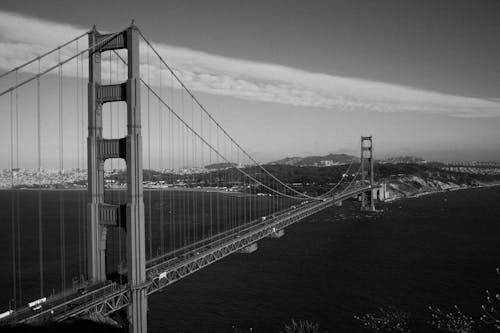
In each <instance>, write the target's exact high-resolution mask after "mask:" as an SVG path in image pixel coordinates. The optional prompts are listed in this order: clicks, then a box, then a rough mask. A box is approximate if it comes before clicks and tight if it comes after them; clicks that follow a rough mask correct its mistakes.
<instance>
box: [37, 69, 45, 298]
mask: <svg viewBox="0 0 500 333" xmlns="http://www.w3.org/2000/svg"><path fill="white" fill-rule="evenodd" d="M38 74H40V59H38ZM36 92H37V93H36V101H37V104H36V106H37V112H36V114H37V117H36V118H37V155H38V179H39V181H40V180H41V179H42V178H41V177H42V152H41V124H40V120H41V119H40V117H41V110H40V77H38V78H37V79H36ZM39 186H41V184H39ZM38 256H39V257H38V260H39V267H40V298H42V297H43V294H44V292H43V290H44V283H43V282H44V281H43V228H42V189H41V188H39V189H38Z"/></svg>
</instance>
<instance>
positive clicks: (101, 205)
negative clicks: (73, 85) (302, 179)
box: [0, 24, 381, 333]
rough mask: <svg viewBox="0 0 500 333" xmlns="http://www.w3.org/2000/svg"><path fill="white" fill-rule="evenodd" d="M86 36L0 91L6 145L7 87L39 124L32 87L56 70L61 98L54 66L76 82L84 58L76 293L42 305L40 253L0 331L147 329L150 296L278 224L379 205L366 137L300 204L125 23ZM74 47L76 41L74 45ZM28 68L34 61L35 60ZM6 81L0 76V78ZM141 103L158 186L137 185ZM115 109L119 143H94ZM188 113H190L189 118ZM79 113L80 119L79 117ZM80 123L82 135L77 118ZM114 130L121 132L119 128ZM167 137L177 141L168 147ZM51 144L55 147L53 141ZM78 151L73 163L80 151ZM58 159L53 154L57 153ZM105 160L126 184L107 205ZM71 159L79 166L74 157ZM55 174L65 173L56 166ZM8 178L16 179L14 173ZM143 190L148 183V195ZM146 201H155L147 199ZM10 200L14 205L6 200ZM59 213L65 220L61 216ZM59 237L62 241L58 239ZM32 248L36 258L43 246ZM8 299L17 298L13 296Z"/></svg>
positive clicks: (0, 316) (275, 231)
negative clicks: (30, 107) (27, 101)
mask: <svg viewBox="0 0 500 333" xmlns="http://www.w3.org/2000/svg"><path fill="white" fill-rule="evenodd" d="M82 36H85V34H84V35H82ZM87 36H88V49H86V50H84V51H79V50H78V49H77V51H76V52H77V53H76V55H71V56H69V57H68V59H66V60H64V59H59V60H58V61H59V63H58V64H57V65H56V66H53V67H51V68H49V69H48V70H46V71H44V72H40V64H39V70H38V75H35V76H33V77H32V78H29V79H27V80H26V81H23V82H21V83H19V82H17V71H18V70H19V69H20V68H23V67H24V66H25V65H26V64H24V65H21V66H18V67H16V69H15V70H14V72H15V73H16V83H15V85H13V86H12V87H10V88H9V89H7V90H4V91H0V98H2V96H7V97H9V96H10V100H9V101H8V102H10V106H11V110H10V111H11V129H10V130H11V135H12V137H15V135H14V133H15V132H14V128H13V127H16V126H17V123H16V126H14V122H13V120H12V119H15V117H14V116H13V115H14V114H15V112H17V110H15V109H13V108H12V106H13V105H14V103H13V101H14V96H17V89H18V88H20V87H23V86H25V85H26V84H27V83H29V82H32V81H33V82H37V83H38V85H37V87H38V88H37V89H38V90H37V94H38V99H37V100H38V115H40V97H39V96H40V78H41V77H42V76H43V75H45V74H46V73H49V72H50V71H52V70H54V69H57V68H59V91H60V94H61V91H62V84H61V82H62V66H63V65H65V64H66V63H68V61H70V60H71V59H75V57H76V59H77V60H78V59H81V63H78V62H77V68H81V69H82V70H81V71H79V72H78V71H77V73H80V74H81V73H82V71H83V55H84V54H85V55H86V56H87V58H88V83H87V89H88V91H87V93H88V97H87V102H88V105H87V106H88V109H87V111H86V112H87V118H88V124H87V125H88V133H87V138H86V151H87V162H86V164H87V179H86V181H87V195H86V200H81V201H82V203H84V204H85V205H86V212H87V214H86V218H87V219H86V222H85V223H86V230H87V233H86V238H85V237H84V239H85V240H86V242H87V252H88V253H87V255H86V266H87V269H86V272H84V273H85V279H84V280H85V281H86V283H85V286H82V285H81V284H80V285H78V284H76V285H75V286H74V287H73V289H67V288H66V289H65V288H64V287H62V288H61V291H59V292H56V293H53V295H51V296H45V295H46V290H45V289H46V288H44V287H43V285H44V284H43V273H44V267H43V261H42V260H43V255H42V254H41V255H40V276H41V277H42V278H40V279H41V281H42V282H41V283H40V285H41V287H40V298H39V299H38V300H36V301H32V302H26V303H27V306H24V307H20V306H17V302H14V307H11V308H9V310H8V311H5V312H1V311H0V323H8V324H16V323H34V322H40V321H47V320H54V321H64V320H66V319H68V318H74V317H89V316H90V317H92V316H93V315H96V314H99V315H103V316H110V315H113V314H117V313H120V314H122V315H123V314H124V313H125V312H126V320H127V321H128V328H129V331H130V332H134V333H139V332H146V331H147V307H148V296H149V295H150V294H153V293H155V292H157V291H160V290H162V289H163V288H165V287H167V286H169V285H170V284H172V283H174V282H176V281H179V280H181V279H183V278H184V277H186V276H189V275H191V274H193V273H195V272H197V271H198V270H201V269H203V268H204V267H206V266H208V265H210V264H212V263H215V262H217V261H219V260H221V259H223V258H225V257H227V256H228V255H231V254H234V253H252V252H254V251H256V250H257V249H258V246H257V243H258V242H259V241H260V240H262V239H264V238H280V237H282V236H284V234H285V228H286V227H288V226H290V225H292V224H294V223H297V222H299V221H301V220H303V219H304V218H307V217H308V216H311V215H313V214H316V213H318V212H320V211H322V210H324V209H326V208H329V207H331V206H334V205H337V206H340V205H341V204H342V202H343V201H345V200H349V199H353V198H354V199H358V198H359V200H360V201H361V209H362V210H364V211H374V210H375V200H376V198H379V199H380V198H381V196H380V195H378V194H377V192H378V191H380V188H381V186H380V185H378V184H376V183H375V181H374V172H373V164H374V160H373V142H372V137H371V136H368V137H362V138H361V156H360V163H359V167H358V168H357V171H355V172H353V171H352V170H351V168H353V165H356V166H357V165H358V162H357V161H352V162H351V164H350V165H349V166H348V167H347V171H346V172H345V173H344V174H343V176H342V178H341V179H340V180H339V181H338V183H337V184H335V186H333V187H332V188H331V189H330V190H328V191H327V192H326V193H324V194H322V195H317V196H311V195H308V194H306V193H303V192H301V191H298V190H297V189H295V188H293V187H292V186H291V185H290V184H287V183H285V182H283V181H281V180H280V179H279V178H278V177H277V176H275V174H273V173H271V172H270V171H269V170H268V168H265V167H264V166H262V165H261V164H260V163H258V162H257V161H255V159H253V158H252V157H251V156H250V155H249V154H248V153H247V152H246V151H245V150H244V149H243V148H242V147H241V146H240V145H239V144H238V143H237V142H236V141H235V140H234V139H233V138H232V137H231V136H230V135H229V134H228V133H227V132H226V131H225V129H224V128H223V127H222V126H221V125H220V124H219V123H218V122H217V121H216V120H215V119H214V118H213V117H212V116H211V114H210V113H208V111H207V110H206V109H205V107H204V106H203V105H202V104H201V103H200V102H199V100H198V99H197V98H196V97H195V96H194V94H193V93H192V92H191V91H190V90H189V89H188V88H187V87H186V85H185V84H184V83H183V82H182V81H181V79H180V78H179V76H177V74H176V73H175V71H174V70H172V68H171V67H170V66H169V65H168V64H167V63H166V62H165V61H164V59H163V58H162V57H161V55H160V54H159V52H158V51H157V50H156V48H155V47H154V46H153V44H152V43H151V42H150V41H149V40H148V39H146V37H145V36H144V35H143V33H142V32H141V30H140V29H139V28H138V27H137V26H135V25H134V24H132V25H131V26H129V27H128V28H126V29H125V30H122V31H119V32H116V33H111V34H101V33H99V32H98V31H97V29H96V28H95V27H94V28H93V29H92V30H90V31H89V32H88V34H87ZM80 38H81V36H80V37H77V39H75V40H78V39H80ZM73 41H74V40H73ZM73 41H71V42H73ZM71 42H68V43H71ZM68 43H66V44H64V45H67V44H68ZM140 43H142V44H141V46H142V47H145V49H146V52H147V54H146V56H147V58H146V60H145V61H142V62H141V60H140V52H139V51H140V47H139V46H140ZM120 50H121V51H123V52H126V59H124V58H125V56H124V55H123V53H122V55H120V54H119V51H120ZM52 52H59V48H56V49H54V50H53V51H51V52H48V53H46V54H50V53H52ZM113 54H115V55H116V56H117V57H118V59H117V60H116V61H117V62H120V63H123V64H124V65H125V66H126V79H125V80H121V81H120V80H118V79H117V80H111V77H112V74H113V70H112V69H113V68H116V67H114V66H117V65H116V64H112V61H111V55H113ZM150 55H152V56H156V58H155V59H156V60H157V62H158V64H159V65H158V66H159V68H156V70H157V72H156V73H153V74H156V76H155V75H153V77H156V78H159V80H158V81H156V82H155V81H153V80H150V77H151V75H150V71H151V68H153V69H154V67H153V66H152V65H151V64H150ZM43 57H45V55H43V56H41V57H38V58H36V59H35V60H34V61H38V62H39V61H40V59H42V58H43ZM106 57H108V58H109V65H107V67H106V66H103V65H104V64H105V61H104V59H106ZM78 61H80V60H78ZM28 63H33V61H30V62H28ZM28 63H27V64H28ZM106 64H108V63H106ZM141 65H142V66H143V67H144V66H145V65H146V66H145V67H146V68H147V72H146V73H145V71H144V68H142V71H141ZM105 68H106V69H108V70H109V80H108V81H106V80H104V79H105V75H104V73H105ZM12 72H13V71H10V72H8V73H6V74H9V73H12ZM115 72H116V70H115ZM165 73H167V74H168V75H169V78H170V80H165V79H162V76H163V75H165ZM6 74H3V75H1V76H0V78H3V77H4V76H5V75H6ZM82 77H83V76H82ZM117 77H118V76H117ZM122 79H123V78H122ZM168 81H170V84H169V87H170V89H171V91H170V94H166V93H163V92H162V84H165V82H168ZM82 87H83V85H82ZM158 87H159V89H158ZM82 90H83V88H82ZM142 90H144V91H146V92H147V96H146V98H145V99H146V100H147V103H146V104H145V103H144V101H142V102H141V91H142ZM176 93H177V94H178V95H177V104H175V100H176V98H175V97H176ZM14 94H16V95H14ZM179 94H180V96H179ZM81 95H83V93H82V94H81ZM166 95H169V98H170V100H168V101H167V100H166V99H165V98H164V96H166ZM78 96H80V95H77V99H78ZM151 97H152V98H153V99H155V101H156V102H158V103H157V105H158V119H157V121H156V123H157V124H156V125H158V130H157V131H156V134H157V135H158V137H159V138H156V137H155V138H154V140H153V141H158V142H159V144H158V146H157V147H156V148H158V155H159V161H158V170H159V171H158V172H157V177H158V179H157V180H155V181H153V180H152V178H151V176H148V177H149V178H148V180H146V181H145V180H144V179H143V177H144V174H145V170H144V168H143V153H147V155H148V159H150V156H151V147H152V142H153V141H152V140H151V136H152V134H151V133H154V132H152V129H151V128H152V125H151V124H154V123H155V121H153V122H150V119H149V118H150V104H151V103H150V98H151ZM186 98H187V99H188V100H189V102H190V104H191V105H190V111H191V114H189V112H184V111H185V110H184V106H185V105H189V103H187V102H185V99H186ZM61 99H62V97H61V96H60V100H61ZM179 100H180V102H179ZM0 102H1V100H0ZM117 102H122V103H121V104H123V102H124V103H125V104H126V117H125V122H124V124H123V125H124V126H122V127H123V128H121V129H120V130H119V131H118V133H124V134H125V135H123V136H121V137H120V136H119V137H118V138H114V137H109V138H108V137H107V136H105V135H104V134H105V130H106V127H105V125H104V121H103V119H105V118H106V117H107V115H106V111H104V106H105V105H106V106H107V107H110V106H112V105H116V104H117ZM7 104H9V103H7ZM145 106H146V107H145ZM59 107H60V117H62V114H63V113H62V105H61V102H60V103H59ZM176 107H177V108H179V107H181V108H182V113H181V112H176ZM195 107H196V108H197V111H198V112H199V114H195V112H194V111H195ZM145 108H147V110H146V113H145V115H146V121H145V123H146V124H145V125H147V126H144V127H143V124H142V122H141V119H142V118H143V117H141V112H143V115H144V110H143V109H145ZM141 109H142V110H141ZM115 110H116V109H115ZM160 111H161V112H160ZM83 113H84V111H82V114H83ZM165 115H166V116H165ZM189 119H191V120H189ZM204 121H206V122H208V124H209V126H208V127H207V126H206V125H205V126H204V123H203V122H204ZM38 122H39V123H40V117H38ZM59 122H60V126H61V125H62V124H63V122H62V119H61V118H60V119H59ZM81 124H82V126H83V121H82V122H81ZM0 125H1V124H0ZM118 125H122V124H121V123H119V122H118ZM125 127H126V130H125ZM143 128H144V131H145V129H147V138H148V140H145V141H146V142H144V143H143V140H142V136H143V132H142V131H143ZM207 128H208V130H207ZM38 132H39V133H38V134H39V138H38V140H39V142H38V143H39V144H40V124H39V127H38ZM80 133H81V140H80V141H81V145H82V147H83V146H85V140H84V131H83V130H81V132H80ZM145 133H146V132H145ZM174 133H175V134H178V136H177V138H176V137H175V135H174ZM144 135H146V134H144ZM188 135H190V136H191V137H188ZM220 137H222V138H224V140H225V141H224V142H223V143H220V142H219V138H220ZM61 138H63V136H62V135H61ZM186 138H187V139H186ZM156 139H158V140H156ZM176 139H177V140H179V141H182V142H180V143H179V145H177V144H176V143H173V142H174V141H175V140H176ZM189 139H191V140H189ZM163 141H168V142H169V146H168V153H166V154H165V159H166V160H171V161H173V160H176V159H177V160H178V161H177V162H172V163H170V164H168V165H169V168H168V169H167V168H166V167H165V165H163V164H162V163H163V154H164V151H165V149H164V148H165V147H163V146H162V142H163ZM78 144H80V142H79V143H78ZM61 146H62V145H61ZM143 146H146V147H147V150H144V148H143ZM14 147H15V142H14V140H11V151H12V152H14V151H15V149H14ZM188 149H192V151H188ZM83 150H84V149H82V154H84V153H83ZM228 150H229V151H228ZM61 151H62V152H63V150H62V149H61ZM62 152H60V154H61V155H60V156H62ZM186 152H187V153H186ZM11 156H12V155H11ZM186 156H190V158H191V160H190V161H188V162H189V163H192V165H201V166H202V167H203V168H202V169H203V171H199V170H198V169H200V168H198V169H196V170H195V171H192V170H188V171H189V172H188V171H186V169H187V168H186V166H185V164H186V163H188V162H186V161H187V159H188V158H187V157H186ZM195 156H198V158H199V159H200V160H201V161H198V160H196V159H195ZM112 159H121V160H122V161H124V162H125V164H126V172H125V177H124V179H125V184H126V191H127V193H126V203H125V204H116V203H114V202H110V201H108V200H106V196H105V184H106V182H105V162H106V161H107V160H112ZM81 160H82V161H83V158H82V159H81ZM38 161H39V162H38V169H39V173H41V172H40V171H41V170H42V168H41V163H40V161H41V153H40V145H39V148H38ZM207 161H208V162H211V163H214V162H215V163H214V164H216V165H222V166H221V167H220V168H217V169H215V170H214V171H210V170H209V169H208V168H205V166H206V165H207ZM82 163H83V162H82ZM14 166H18V165H17V164H14V163H13V162H12V161H11V170H10V172H11V174H12V175H13V174H14V169H15V168H14ZM147 168H148V170H146V171H147V172H149V173H153V172H152V169H153V168H152V167H151V163H150V162H148V165H147ZM60 169H63V168H62V163H61V168H60ZM165 170H167V171H165ZM207 170H208V171H207ZM60 171H61V170H60ZM12 178H13V179H14V177H13V176H12ZM145 184H147V186H148V188H146V193H147V195H146V198H145V189H144V188H145V186H146V185H145ZM15 185H16V184H15V183H14V181H12V187H11V190H12V191H15V190H16V187H15ZM153 190H154V191H153ZM153 192H155V193H154V194H152V193H153ZM16 193H17V192H16ZM37 193H38V195H39V198H40V197H41V195H42V190H38V192H37ZM60 193H62V191H60ZM164 193H168V198H169V199H168V200H164V198H165V197H163V195H164ZM17 194H19V193H17ZM17 194H16V195H17ZM145 199H146V200H145ZM40 202H41V200H40V201H39V205H41V204H40ZM79 202H80V201H79ZM145 202H147V205H146V204H145ZM13 203H16V202H14V201H13ZM16 204H17V203H16ZM155 205H156V208H155ZM186 207H187V208H186ZM155 209H156V210H155ZM39 211H41V206H39ZM154 213H158V215H159V217H158V218H157V220H156V221H154V222H155V223H156V224H157V225H158V226H159V230H156V232H157V233H158V234H159V237H158V238H160V241H159V243H160V246H158V251H157V252H156V253H154V252H155V251H153V249H154V247H153V245H152V243H153V240H154V238H155V236H156V235H155V232H154V229H152V225H154V223H152V216H153V215H154ZM60 216H62V217H64V212H63V214H61V215H60ZM14 217H15V216H14ZM14 217H13V218H12V220H13V221H14V220H15V218H14ZM146 217H148V221H146ZM39 218H40V216H39ZM39 221H41V218H40V219H39ZM190 223H191V224H190ZM164 226H168V228H169V230H168V236H169V237H167V238H166V240H167V242H169V243H170V244H167V245H168V246H166V245H165V244H164V242H165V239H164V238H163V236H164V234H167V232H165V230H164ZM200 226H201V227H200ZM42 227H43V226H42V224H41V223H40V229H39V230H42ZM197 228H199V229H197ZM13 231H14V228H13ZM116 231H119V232H123V233H124V235H125V239H126V242H125V252H126V262H121V261H120V262H119V265H118V266H119V268H118V269H117V271H118V272H117V274H118V275H120V278H119V279H117V278H116V277H115V275H112V274H107V272H109V271H113V269H114V267H112V266H113V263H109V264H108V263H107V259H108V260H109V254H110V253H111V252H112V246H111V245H113V244H110V243H112V242H110V240H109V239H108V238H112V237H111V236H110V235H112V234H113V232H116ZM61 233H64V230H62V231H61ZM148 238H149V239H148ZM177 238H179V239H177ZM147 240H149V249H148V251H147V249H146V242H147ZM13 244H14V242H13ZM63 244H64V243H63ZM165 248H166V249H165ZM40 249H43V247H42V239H41V238H40ZM62 250H63V249H62ZM13 253H15V252H13ZM148 255H149V256H148ZM14 268H15V269H14V273H13V277H14V278H17V276H16V272H17V266H16V264H14ZM64 276H65V275H64ZM122 277H123V278H122ZM19 279H20V277H19ZM14 280H15V279H14ZM16 281H17V280H16ZM63 285H64V283H63ZM14 295H17V293H16V291H15V287H14ZM30 297H31V296H30Z"/></svg>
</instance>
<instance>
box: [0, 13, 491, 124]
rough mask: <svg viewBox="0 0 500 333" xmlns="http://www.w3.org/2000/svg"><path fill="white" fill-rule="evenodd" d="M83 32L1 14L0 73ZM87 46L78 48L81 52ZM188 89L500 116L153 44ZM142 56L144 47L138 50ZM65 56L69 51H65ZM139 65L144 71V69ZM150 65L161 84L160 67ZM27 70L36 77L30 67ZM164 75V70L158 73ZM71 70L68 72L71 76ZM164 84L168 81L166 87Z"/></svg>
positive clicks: (420, 95) (438, 96) (475, 104)
mask: <svg viewBox="0 0 500 333" xmlns="http://www.w3.org/2000/svg"><path fill="white" fill-rule="evenodd" d="M84 31H85V29H82V28H79V27H75V26H72V25H68V24H61V23H56V22H49V21H43V20H39V19H34V18H30V17H25V16H21V15H18V14H14V13H9V12H1V11H0V68H1V69H2V70H9V69H11V68H13V67H15V66H18V65H19V64H22V63H24V62H25V61H27V60H30V59H31V58H33V57H35V56H37V55H38V54H40V53H43V52H45V51H47V50H48V49H50V48H53V47H55V46H57V45H58V44H61V43H63V42H65V41H67V40H70V39H72V38H74V37H75V36H77V35H78V34H81V33H82V32H84ZM86 43H87V41H86V38H85V42H84V43H82V45H81V46H82V48H83V47H84V46H85V45H86ZM154 46H155V48H157V49H158V51H159V52H160V54H161V55H162V57H164V59H165V60H166V61H167V62H168V63H169V65H171V66H172V67H173V68H174V69H175V71H176V74H177V75H178V76H179V77H180V78H181V79H182V80H183V81H184V82H185V83H186V85H187V86H188V87H189V88H190V89H192V90H194V91H198V92H204V93H209V94H213V95H221V96H231V97H235V98H240V99H246V100H252V101H262V102H272V103H281V104H288V105H294V106H304V107H314V108H325V109H332V110H368V111H378V112H405V111H414V112H427V113H436V114H446V115H450V116H461V117H498V116H500V102H499V101H497V100H491V99H489V100H488V99H479V98H471V97H464V96H455V95H449V94H443V93H439V92H432V91H425V90H421V89H415V88H411V87H405V86H400V85H395V84H388V83H383V82H375V81H368V80H363V79H357V78H346V77H339V76H332V75H328V74H324V73H312V72H307V71H304V70H300V69H296V68H291V67H286V66H282V65H277V64H269V63H261V62H254V61H250V60H243V59H234V58H229V57H224V56H220V55H214V54H209V53H205V52H201V51H195V50H190V49H186V48H181V47H175V46H171V45H166V44H161V43H156V44H154ZM141 47H142V50H143V51H145V47H146V46H145V45H142V46H141ZM65 52H67V51H65ZM141 60H142V70H144V71H146V70H147V67H146V66H147V64H146V61H145V59H144V57H143V58H142V59H141ZM153 63H155V65H153V64H152V63H150V64H149V66H150V67H149V70H150V71H149V72H150V73H154V75H153V77H152V80H153V81H154V80H159V76H160V75H159V73H160V67H159V63H158V62H153ZM26 70H27V71H31V72H34V71H35V70H34V69H33V68H31V69H30V68H27V69H26ZM162 71H166V69H165V68H162ZM71 73H74V71H72V70H69V71H67V74H66V75H72V74H71ZM166 83H167V84H168V82H166Z"/></svg>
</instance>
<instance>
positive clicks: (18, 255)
mask: <svg viewBox="0 0 500 333" xmlns="http://www.w3.org/2000/svg"><path fill="white" fill-rule="evenodd" d="M18 82H19V71H17V70H16V85H17V84H18ZM15 98H16V107H15V112H16V115H15V116H16V169H17V170H19V92H18V89H16V92H15ZM15 194H16V224H17V279H18V280H17V281H18V282H17V286H18V291H19V302H20V303H22V301H23V287H22V266H21V215H20V207H19V206H20V204H19V201H20V199H19V194H20V193H19V189H16V190H15Z"/></svg>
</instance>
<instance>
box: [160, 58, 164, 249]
mask: <svg viewBox="0 0 500 333" xmlns="http://www.w3.org/2000/svg"><path fill="white" fill-rule="evenodd" d="M159 68H160V97H161V98H163V86H162V79H161V74H162V73H161V62H160V66H159ZM163 127H164V123H163V117H162V112H161V101H160V100H158V136H159V147H158V153H159V154H158V155H159V156H158V157H159V159H160V160H159V161H158V163H159V169H160V175H161V178H160V179H161V180H164V173H163V171H164V170H163ZM163 186H164V184H163V183H160V206H159V208H160V252H161V254H163V253H164V252H165V235H164V233H165V228H164V223H165V221H164V219H163V216H164V215H163V211H164V208H165V204H164V202H163V198H164V197H163V191H164V189H163Z"/></svg>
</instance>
